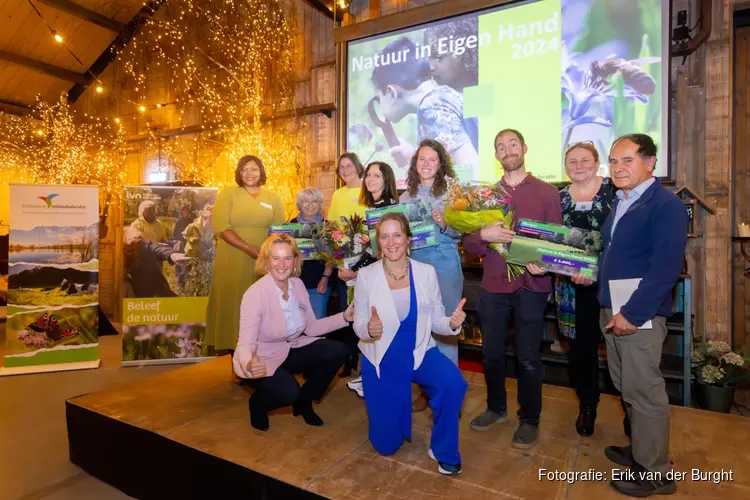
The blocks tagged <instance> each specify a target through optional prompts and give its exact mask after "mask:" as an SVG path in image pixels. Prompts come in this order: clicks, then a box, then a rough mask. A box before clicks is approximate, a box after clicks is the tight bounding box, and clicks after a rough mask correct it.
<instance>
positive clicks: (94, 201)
mask: <svg viewBox="0 0 750 500" xmlns="http://www.w3.org/2000/svg"><path fill="white" fill-rule="evenodd" d="M8 249H9V252H8V261H9V262H8V290H7V302H8V314H7V325H6V349H5V356H4V359H3V370H4V372H6V373H13V372H14V371H15V372H17V373H31V372H35V371H49V370H67V369H80V368H96V367H97V366H98V365H99V344H98V342H99V331H98V328H99V325H98V320H99V189H98V187H97V186H59V185H56V186H50V185H26V184H11V185H10V231H9V247H8Z"/></svg>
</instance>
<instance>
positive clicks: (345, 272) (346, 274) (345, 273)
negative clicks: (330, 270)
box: [339, 267, 357, 281]
mask: <svg viewBox="0 0 750 500" xmlns="http://www.w3.org/2000/svg"><path fill="white" fill-rule="evenodd" d="M356 277H357V273H355V272H354V271H351V270H349V269H345V268H343V267H340V268H339V278H341V279H342V280H343V281H349V280H353V279H354V278H356Z"/></svg>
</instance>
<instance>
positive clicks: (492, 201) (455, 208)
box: [443, 177, 526, 282]
mask: <svg viewBox="0 0 750 500" xmlns="http://www.w3.org/2000/svg"><path fill="white" fill-rule="evenodd" d="M445 180H446V183H447V190H446V193H445V195H443V200H445V222H446V223H447V224H448V225H449V226H450V227H452V228H454V229H456V230H458V231H460V232H462V233H464V234H472V233H474V232H476V231H479V230H480V229H482V228H484V227H487V226H489V225H492V224H495V223H497V222H500V223H502V224H503V226H505V227H507V228H508V229H511V228H512V227H513V210H511V209H510V202H511V198H510V196H509V195H508V193H507V192H506V191H505V189H503V188H502V186H500V185H499V184H495V185H486V184H477V183H469V182H459V181H458V180H456V179H453V178H450V177H446V178H445ZM488 247H489V248H490V250H492V251H493V252H497V253H499V254H500V255H503V256H505V255H507V254H508V245H507V244H504V243H490V244H489V245H488ZM506 267H507V268H508V281H509V282H510V281H513V280H515V279H516V278H518V277H519V276H521V275H522V274H524V273H525V272H526V268H525V267H523V266H519V265H517V264H511V263H506Z"/></svg>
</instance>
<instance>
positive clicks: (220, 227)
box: [206, 155, 286, 352]
mask: <svg viewBox="0 0 750 500" xmlns="http://www.w3.org/2000/svg"><path fill="white" fill-rule="evenodd" d="M234 180H235V182H237V186H236V187H235V186H229V187H227V188H225V189H224V190H222V191H221V192H220V193H219V195H218V196H217V197H216V202H215V203H214V207H213V216H212V219H211V225H212V227H213V231H214V233H215V234H216V235H217V236H219V239H218V244H217V246H216V258H215V260H214V269H213V278H212V281H211V293H210V295H209V298H208V310H207V311H206V343H207V344H208V345H210V346H213V348H214V350H215V351H219V352H220V351H230V352H231V350H233V349H234V348H235V346H236V345H237V338H238V336H239V325H240V302H241V301H242V295H243V294H244V293H245V291H247V289H248V288H250V285H252V284H253V283H254V282H255V280H256V278H257V276H256V275H255V259H257V258H258V252H259V251H260V245H261V244H262V243H263V242H264V241H265V239H266V238H267V237H268V229H269V227H270V226H271V224H282V223H283V222H284V221H285V220H286V215H285V213H284V204H283V203H282V201H281V197H280V196H279V195H278V194H276V193H273V192H271V191H268V190H267V189H263V188H262V187H261V186H263V185H264V184H265V183H266V170H265V168H264V167H263V162H262V161H260V158H258V157H256V156H251V155H248V156H243V157H242V158H241V159H240V161H239V162H238V163H237V169H236V170H235V172H234Z"/></svg>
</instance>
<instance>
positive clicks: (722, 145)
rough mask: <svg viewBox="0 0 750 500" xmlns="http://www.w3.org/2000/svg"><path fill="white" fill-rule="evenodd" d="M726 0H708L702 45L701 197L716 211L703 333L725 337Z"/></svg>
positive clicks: (710, 230) (728, 174) (728, 173)
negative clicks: (708, 29) (708, 21)
mask: <svg viewBox="0 0 750 500" xmlns="http://www.w3.org/2000/svg"><path fill="white" fill-rule="evenodd" d="M732 1H733V0H717V1H715V2H714V4H713V5H714V9H713V15H712V20H711V22H712V30H711V38H710V39H709V41H708V42H707V44H706V130H705V136H706V137H705V145H706V198H707V200H708V202H709V203H711V204H712V205H713V207H714V208H715V210H716V215H715V216H714V220H713V223H712V224H707V227H706V334H707V337H709V338H711V339H718V340H725V341H730V340H731V338H730V337H731V321H732V318H731V313H730V311H731V307H730V305H729V304H730V302H729V301H730V295H731V281H732V280H731V272H732V264H731V244H732V242H731V240H730V236H731V227H730V226H731V219H732V215H731V212H730V207H731V206H732V203H731V196H732V193H731V183H732V168H731V159H732V155H731V147H732V140H731V132H732V120H731V114H730V113H731V101H732V98H731V96H732V93H731V92H732V89H731V64H730V63H731V58H730V53H731V52H730V49H731V47H730V45H731V39H730V35H731V26H732V5H731V4H732Z"/></svg>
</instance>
